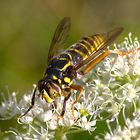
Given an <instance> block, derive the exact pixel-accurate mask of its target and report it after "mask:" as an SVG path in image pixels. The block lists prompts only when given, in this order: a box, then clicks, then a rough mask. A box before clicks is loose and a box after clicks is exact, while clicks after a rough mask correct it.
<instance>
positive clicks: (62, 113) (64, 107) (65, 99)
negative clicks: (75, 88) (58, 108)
mask: <svg viewBox="0 0 140 140" xmlns="http://www.w3.org/2000/svg"><path fill="white" fill-rule="evenodd" d="M70 96H71V92H70V93H69V94H68V95H67V96H66V97H65V98H64V102H63V108H62V112H61V115H60V116H61V117H63V116H64V114H65V111H66V102H67V100H68V99H69V98H70Z"/></svg>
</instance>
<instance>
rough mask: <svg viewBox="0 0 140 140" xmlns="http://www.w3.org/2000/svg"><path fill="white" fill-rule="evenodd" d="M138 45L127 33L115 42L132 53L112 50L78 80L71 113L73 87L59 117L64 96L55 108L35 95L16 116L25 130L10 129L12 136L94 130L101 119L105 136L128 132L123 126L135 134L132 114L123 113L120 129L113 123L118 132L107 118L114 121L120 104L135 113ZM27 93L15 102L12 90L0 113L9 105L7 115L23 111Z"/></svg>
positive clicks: (138, 94)
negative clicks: (81, 88)
mask: <svg viewBox="0 0 140 140" xmlns="http://www.w3.org/2000/svg"><path fill="white" fill-rule="evenodd" d="M138 47H140V45H139V42H138V39H137V38H134V39H132V35H131V33H130V34H129V36H128V37H126V38H125V41H124V42H123V43H122V44H120V45H116V44H115V48H116V49H115V50H121V51H125V52H126V51H128V52H129V51H131V50H133V52H132V53H130V54H127V55H125V56H123V57H122V56H118V55H116V54H115V56H114V54H111V55H109V56H108V57H106V58H105V60H103V61H102V62H100V64H99V65H97V67H96V68H94V69H93V71H92V72H90V73H89V74H87V76H85V77H84V78H83V80H82V81H83V82H81V83H80V84H81V85H82V86H84V87H85V94H83V96H82V97H81V98H80V100H79V102H78V103H76V104H75V110H74V116H73V115H72V110H71V107H72V103H73V102H74V100H75V98H76V94H77V92H76V91H74V92H73V94H72V96H71V97H70V99H69V100H68V101H67V103H66V112H65V114H64V117H63V118H60V113H61V110H62V105H63V100H64V97H61V98H59V99H57V109H52V104H48V103H46V102H45V101H44V100H42V99H41V98H38V95H37V96H36V100H35V105H34V107H33V108H32V109H31V110H30V111H29V112H28V114H26V115H25V116H23V117H22V118H20V119H18V122H19V123H20V124H22V125H21V126H24V127H25V126H26V127H25V128H24V129H25V130H26V132H25V133H21V132H19V131H16V132H15V131H14V132H15V133H16V138H17V139H24V140H28V139H35V140H37V139H41V140H47V139H52V138H53V137H59V136H60V135H61V134H62V135H61V136H62V138H63V139H66V135H67V134H72V133H74V132H80V131H83V130H86V131H89V132H92V131H96V129H97V126H96V124H97V123H98V122H99V121H100V122H101V121H104V120H108V121H107V125H108V127H109V130H110V132H109V133H106V135H105V139H106V140H119V139H114V137H113V136H116V137H117V136H118V138H119V136H120V137H122V136H123V135H124V134H125V133H127V132H128V131H127V130H132V129H133V130H134V131H133V132H134V133H135V134H136V135H137V134H138V133H137V132H135V130H136V131H137V130H139V128H140V127H137V126H136V125H137V124H140V122H139V119H137V120H136V119H135V118H134V119H133V120H132V121H131V120H130V119H128V118H127V121H126V120H125V119H126V118H125V117H124V120H125V122H126V127H125V128H124V129H123V130H122V129H120V128H121V127H119V128H118V127H117V128H118V132H116V133H115V132H113V130H112V129H111V125H109V122H113V121H114V122H116V124H117V123H118V119H119V115H120V114H121V112H122V110H124V108H125V110H127V109H129V108H130V107H131V106H133V116H132V117H136V114H137V110H138V107H139V105H138V101H139V99H140V92H139V91H140V80H139V79H140V51H138V50H137V48H138ZM83 83H86V84H83ZM31 96H32V95H31V94H28V95H24V96H23V98H22V100H21V101H20V102H19V103H17V101H16V97H15V94H14V96H13V95H12V97H14V98H12V99H10V100H9V101H8V102H7V101H4V102H3V103H2V105H1V107H0V116H1V117H3V118H6V114H7V113H6V111H7V110H8V112H9V110H10V109H11V111H10V113H13V114H10V116H11V117H13V116H14V115H16V114H19V112H20V113H24V112H25V111H26V110H27V109H28V107H29V105H30V101H31ZM10 98H11V97H10ZM16 110H17V111H16ZM104 113H106V115H104ZM137 116H138V115H137ZM115 120H117V121H115ZM136 121H137V122H136ZM138 122H139V123H138ZM135 124H136V125H135ZM119 126H120V125H119ZM129 127H131V128H129ZM135 128H136V129H135ZM116 131H117V129H116ZM121 132H122V133H121ZM123 132H124V133H123ZM101 133H103V132H101ZM128 133H129V132H128ZM96 139H99V137H96ZM120 140H121V139H120Z"/></svg>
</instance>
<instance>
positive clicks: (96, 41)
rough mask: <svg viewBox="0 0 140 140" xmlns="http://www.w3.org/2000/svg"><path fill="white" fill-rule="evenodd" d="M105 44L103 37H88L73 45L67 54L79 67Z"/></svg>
mask: <svg viewBox="0 0 140 140" xmlns="http://www.w3.org/2000/svg"><path fill="white" fill-rule="evenodd" d="M103 43H104V39H103V37H102V36H101V35H98V34H97V35H93V36H88V37H84V38H82V39H81V40H80V41H78V42H77V43H75V44H73V45H72V46H71V47H70V48H69V49H68V50H67V51H66V52H67V53H68V54H69V55H70V56H71V58H72V60H71V61H72V63H73V65H78V63H80V61H83V60H86V59H87V58H88V57H89V56H90V55H91V54H93V53H94V52H96V51H97V50H98V49H99V48H100V47H101V45H102V44H103Z"/></svg>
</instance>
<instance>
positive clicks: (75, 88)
mask: <svg viewBox="0 0 140 140" xmlns="http://www.w3.org/2000/svg"><path fill="white" fill-rule="evenodd" d="M70 87H71V88H72V89H74V90H77V91H79V92H80V93H79V95H78V96H76V100H75V101H74V102H73V103H72V115H73V116H74V104H76V103H77V102H78V100H79V99H80V97H81V96H82V94H83V93H84V89H83V88H82V87H81V86H79V85H71V86H70Z"/></svg>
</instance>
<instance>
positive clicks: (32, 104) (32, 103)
mask: <svg viewBox="0 0 140 140" xmlns="http://www.w3.org/2000/svg"><path fill="white" fill-rule="evenodd" d="M36 90H37V88H35V89H34V91H33V96H32V100H31V105H30V107H29V108H28V110H27V111H26V112H25V113H24V114H22V115H20V116H19V118H22V117H23V116H25V115H26V114H27V113H28V112H29V111H30V110H31V109H32V108H33V106H34V104H35V94H36Z"/></svg>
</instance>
